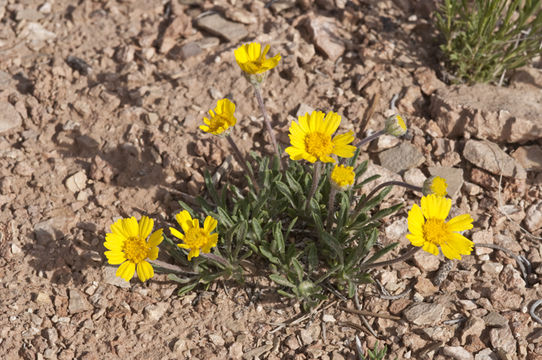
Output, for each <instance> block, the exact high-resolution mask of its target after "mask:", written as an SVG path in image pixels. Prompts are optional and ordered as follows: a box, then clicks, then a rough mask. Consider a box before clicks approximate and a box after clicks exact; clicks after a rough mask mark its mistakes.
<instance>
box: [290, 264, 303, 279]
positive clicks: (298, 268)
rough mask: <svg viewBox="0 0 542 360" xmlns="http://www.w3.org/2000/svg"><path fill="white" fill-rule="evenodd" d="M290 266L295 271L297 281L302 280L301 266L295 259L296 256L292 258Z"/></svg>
mask: <svg viewBox="0 0 542 360" xmlns="http://www.w3.org/2000/svg"><path fill="white" fill-rule="evenodd" d="M292 266H293V268H294V271H295V273H296V276H297V282H299V283H300V282H302V281H303V267H302V266H301V264H300V263H299V260H297V259H296V258H293V259H292Z"/></svg>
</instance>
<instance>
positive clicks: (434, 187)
mask: <svg viewBox="0 0 542 360" xmlns="http://www.w3.org/2000/svg"><path fill="white" fill-rule="evenodd" d="M268 50H269V46H267V47H265V49H264V50H263V52H262V51H261V45H260V44H257V43H252V44H247V45H242V46H241V47H240V48H238V49H237V50H236V51H235V57H236V60H237V62H238V64H239V65H240V67H241V69H242V70H243V71H244V74H245V76H246V78H247V80H248V81H249V82H250V83H251V84H252V85H253V88H254V92H255V96H256V99H257V100H258V104H259V106H260V109H261V110H262V114H263V118H264V122H265V124H266V128H267V131H268V135H269V137H270V139H271V143H272V144H273V148H274V150H275V153H274V154H273V155H266V154H258V153H254V152H250V157H249V158H247V157H246V156H245V154H243V152H242V151H241V150H240V149H239V148H238V147H237V145H236V143H235V141H234V140H233V139H232V138H231V137H230V135H229V132H230V131H231V129H232V128H233V127H234V126H235V125H236V123H237V119H236V118H235V104H234V103H233V102H232V101H231V100H229V99H222V100H219V101H218V103H217V106H216V107H215V109H214V110H210V111H209V116H210V117H209V118H207V117H205V118H204V119H203V122H204V125H201V126H200V129H201V130H202V131H204V132H206V133H209V134H212V135H213V136H221V137H225V138H226V140H227V141H228V143H229V145H230V147H231V150H232V152H233V154H234V155H235V157H236V159H237V161H238V163H239V164H240V165H241V166H242V168H243V170H244V173H245V175H246V185H244V186H236V185H234V184H232V183H230V182H228V181H227V180H226V182H225V183H224V184H222V186H220V184H217V183H215V182H214V181H213V178H212V177H211V175H210V174H209V172H206V173H205V176H204V179H205V188H206V192H205V193H204V195H202V196H199V197H197V199H196V201H195V203H191V204H188V203H186V202H184V201H179V204H180V206H181V208H182V210H181V211H180V212H179V213H177V214H176V216H175V219H176V221H177V224H178V226H175V227H170V228H169V233H170V234H171V237H169V236H166V235H164V234H163V231H162V229H159V230H156V231H155V232H153V233H152V234H151V231H152V229H153V225H154V222H153V221H152V219H149V218H147V217H142V219H141V220H140V221H139V222H138V221H137V220H136V219H135V218H134V217H131V218H127V219H119V220H118V221H116V222H115V223H114V224H113V225H111V233H108V234H107V235H106V241H105V243H104V245H105V247H106V248H107V249H108V251H106V252H105V255H106V257H107V259H108V261H109V263H110V264H113V265H120V266H119V268H118V270H117V275H118V276H120V277H122V278H123V279H125V280H126V281H129V280H130V279H131V278H132V277H133V276H134V273H135V272H136V271H137V275H138V277H139V279H140V280H141V281H146V280H148V279H150V278H152V276H153V275H154V267H156V268H157V269H158V270H161V271H165V272H168V273H169V275H168V276H169V279H170V280H172V281H176V282H178V283H179V284H180V285H181V287H180V289H179V291H178V294H179V295H183V294H185V293H186V292H189V291H191V290H192V289H194V288H196V287H197V286H198V285H201V286H208V285H209V284H210V283H212V282H213V281H215V280H217V279H222V280H229V279H231V280H235V281H237V282H240V283H242V282H243V281H244V279H245V275H246V274H247V273H252V272H258V273H260V274H263V275H267V276H268V277H269V279H270V280H272V281H273V282H274V283H275V284H276V285H277V292H278V293H279V294H281V295H283V296H285V297H288V298H292V299H297V300H298V301H300V302H301V303H302V304H303V306H304V308H305V309H309V308H311V307H313V306H315V305H317V304H318V303H320V302H321V301H322V300H324V299H325V298H326V297H327V296H328V294H329V293H330V291H334V292H335V291H340V292H344V293H345V294H346V295H347V296H348V297H353V296H354V295H355V294H356V291H357V288H358V285H359V284H363V283H368V282H370V281H371V277H370V274H369V270H370V269H371V268H373V267H377V266H383V265H388V264H392V263H394V262H398V261H402V260H405V259H407V258H408V257H410V256H412V255H413V254H414V252H416V251H417V250H419V249H424V250H425V251H427V252H430V253H432V254H434V255H438V254H439V247H440V250H441V251H442V252H443V254H444V255H445V256H446V257H448V258H450V259H460V258H461V255H467V254H470V252H471V251H472V247H473V243H472V241H470V240H468V239H467V238H465V237H464V236H463V235H461V234H459V232H460V231H463V230H467V229H470V228H472V218H471V217H470V215H468V214H465V215H460V216H457V217H455V218H453V219H451V220H450V221H449V222H446V221H445V219H446V218H447V217H448V214H449V212H450V208H451V204H452V201H451V200H450V199H447V198H445V195H446V186H447V185H446V181H445V180H444V179H442V178H438V177H436V178H429V179H428V180H427V181H426V184H425V185H424V187H423V188H422V187H416V186H413V185H409V184H405V183H402V182H397V181H391V182H384V183H382V184H380V185H378V186H375V187H374V188H373V190H372V191H370V192H362V191H361V190H362V189H363V188H364V187H366V186H367V185H368V184H370V183H371V182H373V181H375V180H376V179H377V178H379V176H378V175H374V176H370V177H364V176H363V175H364V173H365V172H366V170H367V167H368V161H362V162H359V161H358V158H359V154H360V151H361V150H360V149H361V146H362V145H363V144H365V143H367V142H368V141H370V140H372V139H374V138H376V137H378V136H380V135H382V134H390V135H393V136H397V137H400V136H402V135H404V134H405V133H406V131H407V127H406V124H405V121H404V119H403V118H402V117H401V116H399V115H393V116H390V117H389V118H388V119H387V120H386V122H385V124H384V126H383V129H382V130H380V131H378V132H376V133H375V134H373V135H371V136H369V137H367V138H366V139H364V140H361V141H359V142H358V143H357V144H356V145H355V146H354V145H352V144H353V143H354V140H355V139H354V134H353V132H352V131H348V132H345V133H339V134H335V133H336V132H337V130H338V129H339V127H340V123H341V116H340V115H338V114H337V113H335V112H332V111H331V112H328V113H327V114H325V113H323V112H321V111H314V112H312V113H310V114H308V113H307V114H304V115H302V116H299V118H298V121H297V122H293V123H292V124H291V126H290V129H289V130H290V134H289V137H290V146H289V147H287V148H286V149H285V150H284V152H285V153H286V154H288V155H289V158H283V154H284V153H283V152H282V151H281V149H280V147H279V145H278V144H277V142H276V140H275V135H274V129H273V128H272V127H271V124H270V121H269V119H268V116H267V113H266V111H265V106H264V102H263V98H262V96H261V92H260V87H261V85H262V83H263V82H264V80H265V74H266V71H268V70H270V69H272V68H274V67H275V66H276V65H277V64H278V63H279V61H280V55H276V56H274V57H272V58H270V59H266V54H267V52H268ZM338 158H341V160H340V161H339V160H338ZM306 163H308V164H310V165H309V168H308V167H307V164H306ZM310 168H312V169H310ZM362 179H363V180H362ZM392 186H405V187H408V188H410V189H413V190H417V191H420V192H422V193H423V194H424V195H426V196H424V197H422V199H421V207H419V206H418V205H414V206H413V208H412V209H411V210H410V211H409V214H408V223H409V231H410V234H408V235H407V238H408V239H409V240H410V242H411V244H412V245H414V246H413V247H412V248H411V249H410V250H408V251H407V252H406V253H405V254H403V255H402V256H399V257H397V258H395V259H391V260H388V261H382V262H377V260H378V259H380V258H381V257H382V256H384V255H385V254H386V253H388V252H389V251H390V250H392V249H393V248H394V247H395V246H397V244H398V243H393V244H389V245H386V246H382V243H381V242H380V241H379V231H378V230H379V228H380V225H381V220H382V219H383V218H385V217H387V216H389V215H391V214H393V213H395V212H396V211H397V210H399V209H400V208H401V207H402V206H403V203H402V202H399V203H397V204H395V205H392V206H390V207H387V208H383V207H382V206H381V204H382V201H383V199H384V198H385V197H386V195H387V194H388V193H389V192H390V191H391V189H392ZM198 218H200V219H202V220H203V219H204V221H203V225H202V226H201V225H200V222H199V220H198ZM149 235H150V236H149ZM147 238H148V240H147ZM159 245H160V246H161V247H162V249H164V250H166V252H167V253H168V254H169V255H170V257H171V258H172V259H173V260H174V262H175V264H174V265H171V264H167V263H164V262H157V257H158V251H159V248H158V246H159ZM379 351H380V350H379Z"/></svg>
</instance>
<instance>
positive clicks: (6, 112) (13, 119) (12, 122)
mask: <svg viewBox="0 0 542 360" xmlns="http://www.w3.org/2000/svg"><path fill="white" fill-rule="evenodd" d="M0 109H2V116H0V133H2V132H4V131H8V130H10V129H13V128H16V127H19V126H21V124H22V122H23V121H22V119H21V115H19V113H18V112H17V110H15V108H14V107H13V106H12V105H11V104H10V103H8V102H3V101H0Z"/></svg>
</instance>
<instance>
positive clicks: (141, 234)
mask: <svg viewBox="0 0 542 360" xmlns="http://www.w3.org/2000/svg"><path fill="white" fill-rule="evenodd" d="M153 226H154V221H153V220H152V219H149V218H148V217H146V216H143V217H141V220H140V222H139V224H138V222H137V220H136V218H135V217H133V216H132V217H131V218H127V219H119V220H117V221H116V222H115V223H114V224H113V225H111V232H110V233H107V234H106V235H105V243H104V246H105V247H106V248H107V249H108V250H109V251H106V252H105V256H106V257H107V261H108V262H109V263H110V264H111V265H119V264H120V266H119V268H118V269H117V276H119V277H121V278H123V279H124V280H126V281H130V279H131V278H132V277H133V276H134V272H135V271H136V267H137V277H138V278H139V280H141V281H142V282H144V281H147V280H148V279H150V278H152V277H153V276H154V270H153V268H152V265H151V264H149V263H148V262H147V261H146V260H147V259H149V260H156V258H157V257H158V245H159V244H160V243H161V242H162V240H163V239H164V237H163V236H162V229H158V230H156V231H155V232H153V233H152V234H151V236H150V238H149V240H146V239H147V237H148V236H149V234H150V233H151V231H152V228H153Z"/></svg>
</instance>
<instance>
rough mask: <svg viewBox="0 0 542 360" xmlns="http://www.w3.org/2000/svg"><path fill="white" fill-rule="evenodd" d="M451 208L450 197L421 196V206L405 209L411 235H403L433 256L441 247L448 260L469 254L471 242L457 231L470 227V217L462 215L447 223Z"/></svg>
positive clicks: (459, 258) (472, 244)
mask: <svg viewBox="0 0 542 360" xmlns="http://www.w3.org/2000/svg"><path fill="white" fill-rule="evenodd" d="M451 207H452V200H450V199H447V198H445V197H442V196H438V195H434V194H431V195H427V196H424V197H422V200H421V209H420V207H419V206H418V205H416V204H414V206H413V207H412V209H411V210H410V211H409V212H408V230H409V231H410V234H407V236H406V237H407V239H408V240H410V243H411V244H412V245H414V246H422V247H423V250H425V251H427V252H429V253H431V254H433V255H438V253H439V251H438V247H439V246H440V248H441V249H442V253H443V254H444V256H446V257H447V258H448V259H458V260H461V255H469V254H470V253H471V252H472V247H473V246H474V243H473V242H472V241H470V240H469V239H467V238H466V237H464V236H463V235H461V234H459V233H458V231H464V230H469V229H472V217H471V216H470V215H469V214H463V215H459V216H456V217H454V218H452V219H451V220H450V221H448V222H446V221H445V219H446V218H447V217H448V214H449V213H450V209H451Z"/></svg>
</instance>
